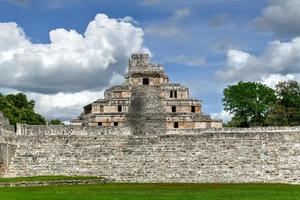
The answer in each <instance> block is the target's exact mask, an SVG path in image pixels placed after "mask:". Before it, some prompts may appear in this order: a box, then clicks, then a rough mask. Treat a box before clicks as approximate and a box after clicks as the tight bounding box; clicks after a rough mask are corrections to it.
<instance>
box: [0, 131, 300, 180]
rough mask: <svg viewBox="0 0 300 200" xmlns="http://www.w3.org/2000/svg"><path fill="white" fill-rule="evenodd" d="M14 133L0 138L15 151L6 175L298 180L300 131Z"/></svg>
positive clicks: (299, 169) (150, 178)
mask: <svg viewBox="0 0 300 200" xmlns="http://www.w3.org/2000/svg"><path fill="white" fill-rule="evenodd" d="M122 131H124V134H123V132H122ZM17 134H18V135H17ZM17 134H15V135H10V136H5V137H4V136H3V137H2V141H4V142H6V143H11V144H15V145H16V146H17V147H18V148H17V150H16V152H15V154H14V158H13V159H12V161H11V163H10V166H9V168H8V170H7V171H6V172H5V175H4V176H5V177H14V176H37V175H67V176H68V175H83V176H101V177H106V178H108V179H114V180H116V181H119V182H197V183H208V182H209V183H231V182H234V183H245V182H259V183H300V167H299V166H300V128H299V127H291V128H288V127H285V128H259V129H258V128H255V129H220V130H213V129H211V130H200V129H199V130H176V131H168V132H167V134H165V135H153V136H151V135H143V136H134V135H132V134H130V130H128V129H127V128H125V129H122V128H115V129H113V128H112V129H106V128H99V129H98V128H91V129H89V128H82V127H77V128H74V127H66V126H58V127H51V126H48V127H45V126H44V127H42V126H40V127H39V126H21V128H20V127H19V128H18V132H17Z"/></svg>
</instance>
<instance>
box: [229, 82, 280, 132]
mask: <svg viewBox="0 0 300 200" xmlns="http://www.w3.org/2000/svg"><path fill="white" fill-rule="evenodd" d="M275 100H276V97H275V92H274V90H273V89H271V88H269V87H267V86H265V85H263V84H261V83H255V82H239V83H238V84H236V85H231V86H228V87H227V88H225V89H224V98H223V105H224V109H225V110H226V111H229V112H230V113H231V114H233V115H234V117H233V119H232V121H231V122H229V124H228V125H231V126H238V127H249V126H264V125H266V117H267V114H268V112H269V110H270V108H271V107H272V105H273V104H274V103H275Z"/></svg>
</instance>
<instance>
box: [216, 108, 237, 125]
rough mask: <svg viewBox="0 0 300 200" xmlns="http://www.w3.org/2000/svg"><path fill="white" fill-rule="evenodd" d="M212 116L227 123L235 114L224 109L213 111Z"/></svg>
mask: <svg viewBox="0 0 300 200" xmlns="http://www.w3.org/2000/svg"><path fill="white" fill-rule="evenodd" d="M211 117H212V118H213V119H221V120H223V122H224V123H227V122H229V121H230V120H231V118H232V117H233V115H231V114H229V112H227V111H225V110H222V111H221V112H219V113H211Z"/></svg>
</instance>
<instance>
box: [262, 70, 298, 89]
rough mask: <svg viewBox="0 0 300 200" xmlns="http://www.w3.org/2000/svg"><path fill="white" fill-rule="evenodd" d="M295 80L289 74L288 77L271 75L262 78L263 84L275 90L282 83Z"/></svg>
mask: <svg viewBox="0 0 300 200" xmlns="http://www.w3.org/2000/svg"><path fill="white" fill-rule="evenodd" d="M294 79H295V76H294V75H292V74H287V75H281V74H270V75H267V76H264V77H262V80H261V83H263V84H265V85H267V86H268V87H271V88H273V89H275V86H276V85H277V83H279V82H282V81H288V80H294Z"/></svg>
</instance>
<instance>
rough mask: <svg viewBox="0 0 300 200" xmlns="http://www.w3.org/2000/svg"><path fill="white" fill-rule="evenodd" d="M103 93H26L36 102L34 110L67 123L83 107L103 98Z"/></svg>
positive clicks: (80, 111)
mask: <svg viewBox="0 0 300 200" xmlns="http://www.w3.org/2000/svg"><path fill="white" fill-rule="evenodd" d="M103 94H104V92H103V91H95V92H92V91H82V92H76V93H57V94H48V95H47V94H39V93H26V95H27V96H28V98H30V99H34V100H35V102H36V107H35V110H36V111H37V112H38V113H40V114H42V115H43V116H45V117H47V118H49V119H51V118H58V119H61V120H63V121H69V120H71V119H73V118H75V117H76V116H78V115H79V114H80V113H82V111H83V106H85V105H87V104H89V103H91V102H93V101H95V100H97V99H99V98H102V97H103Z"/></svg>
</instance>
